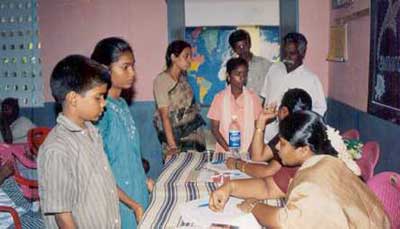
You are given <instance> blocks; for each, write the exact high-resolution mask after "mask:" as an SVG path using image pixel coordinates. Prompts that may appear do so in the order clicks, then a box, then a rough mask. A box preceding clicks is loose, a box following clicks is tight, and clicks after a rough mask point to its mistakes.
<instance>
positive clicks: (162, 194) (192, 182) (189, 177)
mask: <svg viewBox="0 0 400 229" xmlns="http://www.w3.org/2000/svg"><path fill="white" fill-rule="evenodd" d="M211 157H212V160H218V161H219V160H224V159H225V157H226V155H225V154H222V153H217V154H214V155H212V156H211ZM207 160H208V156H207V154H206V153H199V152H187V153H180V154H179V155H176V156H174V157H172V158H171V160H169V161H168V162H167V163H166V164H165V167H164V170H163V172H162V173H161V175H160V176H159V178H158V180H157V182H156V185H155V187H154V189H153V192H152V197H151V202H150V205H149V207H148V209H147V210H146V212H145V214H144V217H143V219H142V221H141V223H140V224H139V228H141V229H148V228H179V227H188V226H189V227H190V226H192V225H193V224H192V223H191V222H184V221H183V220H182V217H181V214H180V212H179V205H180V204H182V203H185V202H188V201H191V200H196V199H200V198H207V197H208V196H209V193H210V192H212V191H214V190H215V189H216V188H217V187H218V185H217V184H216V183H213V182H197V181H196V175H195V174H196V172H198V171H200V169H202V167H203V166H204V164H205V163H207ZM265 203H267V204H269V205H272V206H277V207H282V206H283V204H284V201H283V200H282V199H270V200H265Z"/></svg>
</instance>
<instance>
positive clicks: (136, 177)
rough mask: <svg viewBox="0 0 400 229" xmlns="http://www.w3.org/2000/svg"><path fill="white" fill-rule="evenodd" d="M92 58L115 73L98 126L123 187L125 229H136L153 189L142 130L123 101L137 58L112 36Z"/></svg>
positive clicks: (130, 82)
mask: <svg viewBox="0 0 400 229" xmlns="http://www.w3.org/2000/svg"><path fill="white" fill-rule="evenodd" d="M92 59H94V60H96V61H97V62H99V63H101V64H104V65H106V66H108V67H109V69H110V72H111V82H112V83H111V87H110V89H109V90H108V95H107V105H106V111H105V112H104V114H103V117H102V118H101V119H100V120H99V122H98V123H97V127H98V128H99V130H100V133H101V135H102V137H103V142H104V149H105V152H106V154H107V157H108V160H109V162H110V165H111V168H112V170H113V174H114V177H115V180H116V181H117V184H118V187H119V193H118V195H119V198H120V201H121V202H122V203H120V214H121V220H122V222H121V225H122V228H123V229H124V228H129V229H132V228H136V226H137V222H139V221H140V219H141V218H142V216H143V212H144V210H145V209H146V208H147V206H148V201H149V191H151V189H152V187H153V181H152V180H151V179H148V178H146V175H145V172H144V169H143V166H142V160H141V153H140V141H139V133H138V130H137V129H136V125H135V122H134V120H133V118H132V115H131V113H130V111H129V108H128V105H127V103H126V102H125V100H124V99H123V98H121V92H122V90H123V89H130V88H131V87H132V85H133V83H134V80H135V67H134V66H135V57H134V55H133V51H132V48H131V47H130V45H129V44H128V43H127V42H126V41H124V40H122V39H120V38H116V37H110V38H106V39H104V40H101V41H100V42H99V43H97V45H96V47H95V49H94V51H93V53H92ZM132 210H133V211H134V213H135V216H136V220H135V218H134V216H133V215H132Z"/></svg>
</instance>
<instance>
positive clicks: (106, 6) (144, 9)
mask: <svg viewBox="0 0 400 229" xmlns="http://www.w3.org/2000/svg"><path fill="white" fill-rule="evenodd" d="M39 20H40V21H39V25H40V37H41V44H42V50H41V52H42V53H41V55H42V67H43V76H44V81H45V86H44V88H45V97H46V101H52V97H51V93H50V89H49V77H50V74H51V71H52V68H53V67H54V65H55V64H56V63H57V62H58V61H59V60H60V59H61V58H63V57H65V56H66V55H68V54H74V53H77V54H84V55H90V54H91V51H92V50H93V48H94V46H95V44H96V43H97V42H98V41H99V40H100V39H102V38H105V37H108V36H119V37H122V38H124V39H126V40H127V41H128V42H129V43H130V44H131V45H132V47H133V49H134V52H135V56H136V71H137V77H138V79H137V83H136V85H135V87H136V89H137V90H136V91H137V95H136V98H137V100H142V101H143V100H153V93H152V88H153V86H152V80H153V78H154V77H155V76H156V75H157V74H158V73H159V72H160V71H161V70H162V67H163V65H164V52H165V49H166V47H167V39H168V35H167V5H166V1H164V0H147V1H143V0H119V1H110V0H72V1H71V0H39Z"/></svg>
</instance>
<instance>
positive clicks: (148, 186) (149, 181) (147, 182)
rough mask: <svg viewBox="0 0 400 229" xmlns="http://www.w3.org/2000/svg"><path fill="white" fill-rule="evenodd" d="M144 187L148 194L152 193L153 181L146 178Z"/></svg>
mask: <svg viewBox="0 0 400 229" xmlns="http://www.w3.org/2000/svg"><path fill="white" fill-rule="evenodd" d="M146 185H147V190H149V192H152V191H153V189H154V180H153V179H151V178H147V180H146Z"/></svg>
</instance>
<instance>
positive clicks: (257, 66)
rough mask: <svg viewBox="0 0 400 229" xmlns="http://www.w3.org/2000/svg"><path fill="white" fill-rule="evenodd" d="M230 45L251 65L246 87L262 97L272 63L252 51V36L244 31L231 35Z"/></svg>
mask: <svg viewBox="0 0 400 229" xmlns="http://www.w3.org/2000/svg"><path fill="white" fill-rule="evenodd" d="M229 45H230V46H231V48H232V50H233V51H234V52H235V53H236V54H237V55H238V56H239V57H241V58H243V59H245V60H246V61H247V63H248V64H249V70H248V73H247V82H246V87H247V88H248V89H251V90H253V91H254V92H255V93H256V94H257V95H258V96H260V93H261V89H262V86H263V85H264V80H265V77H266V76H267V73H268V70H269V68H270V67H271V65H272V63H271V62H270V61H269V60H267V59H266V58H264V57H261V56H256V55H254V54H253V53H252V52H251V51H250V48H251V39H250V34H249V33H248V32H247V31H245V30H243V29H238V30H235V31H234V32H233V33H231V34H230V35H229Z"/></svg>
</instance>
